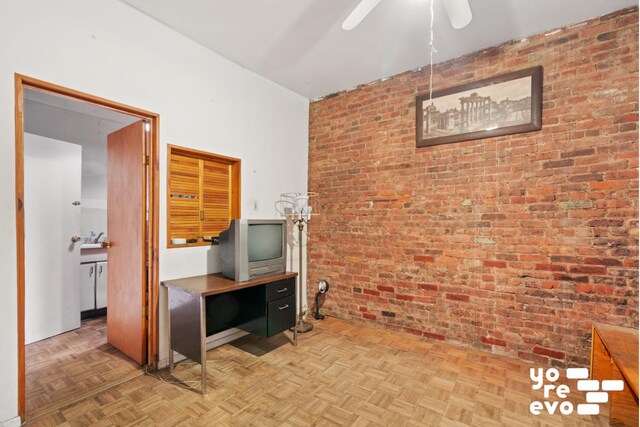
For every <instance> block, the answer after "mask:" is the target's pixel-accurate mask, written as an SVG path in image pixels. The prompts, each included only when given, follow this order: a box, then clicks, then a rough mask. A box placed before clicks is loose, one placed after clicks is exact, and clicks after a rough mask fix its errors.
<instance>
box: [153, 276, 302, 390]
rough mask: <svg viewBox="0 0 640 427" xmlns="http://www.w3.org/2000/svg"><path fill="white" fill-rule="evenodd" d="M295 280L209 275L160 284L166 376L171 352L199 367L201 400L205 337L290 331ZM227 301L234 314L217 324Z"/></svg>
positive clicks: (204, 376)
mask: <svg viewBox="0 0 640 427" xmlns="http://www.w3.org/2000/svg"><path fill="white" fill-rule="evenodd" d="M297 275H298V273H284V274H279V275H276V276H269V277H263V278H260V279H255V280H250V281H246V282H235V281H233V280H230V279H227V278H224V277H222V275H221V274H209V275H205V276H195V277H188V278H184V279H177V280H169V281H166V282H162V285H163V286H164V287H166V288H167V293H168V300H169V372H170V373H171V375H173V369H174V361H173V352H174V351H177V352H178V353H180V354H182V355H183V356H185V357H187V358H189V359H191V360H193V361H195V362H197V363H199V364H200V366H201V368H202V371H201V375H202V378H201V382H202V394H206V393H207V381H206V380H207V362H206V361H207V342H206V339H207V336H208V335H212V334H214V333H217V332H220V331H221V330H224V329H230V328H232V327H238V328H240V329H242V330H245V331H247V332H249V333H253V334H256V335H260V336H273V335H275V334H276V333H279V332H282V331H284V330H286V329H289V328H292V327H293V326H294V325H295V319H296V310H295V307H296V305H295V301H296V299H297V298H296V297H297V286H296V277H297ZM291 288H293V289H291ZM225 298H229V300H225ZM291 299H293V303H292V304H290V302H291ZM227 301H231V302H235V303H236V304H237V306H238V307H237V308H238V309H239V310H236V311H234V312H233V313H232V314H231V315H226V317H225V318H224V319H223V320H220V316H219V314H220V312H224V311H225V309H226V307H227V306H229V304H226V303H227ZM280 302H282V303H280ZM208 304H209V306H208ZM231 305H232V306H233V304H231ZM208 308H209V310H207V309H208ZM270 310H271V311H272V312H270ZM222 314H223V315H224V314H225V313H222ZM207 332H209V333H207ZM297 341H298V337H297V332H296V328H293V345H297Z"/></svg>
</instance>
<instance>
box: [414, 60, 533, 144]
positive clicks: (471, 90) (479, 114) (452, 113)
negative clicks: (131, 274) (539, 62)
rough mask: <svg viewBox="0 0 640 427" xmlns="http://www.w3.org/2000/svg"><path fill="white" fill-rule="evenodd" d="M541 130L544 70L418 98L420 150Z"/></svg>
mask: <svg viewBox="0 0 640 427" xmlns="http://www.w3.org/2000/svg"><path fill="white" fill-rule="evenodd" d="M541 128H542V66H538V67H533V68H527V69H525V70H520V71H515V72H513V73H509V74H503V75H501V76H496V77H491V78H488V79H484V80H480V81H477V82H473V83H467V84H464V85H461V86H456V87H452V88H448V89H443V90H438V91H435V92H433V96H432V97H429V94H428V93H427V94H422V95H418V96H417V97H416V147H427V146H431V145H439V144H448V143H450V142H460V141H468V140H471V139H482V138H489V137H492V136H500V135H509V134H513V133H522V132H531V131H535V130H540V129H541Z"/></svg>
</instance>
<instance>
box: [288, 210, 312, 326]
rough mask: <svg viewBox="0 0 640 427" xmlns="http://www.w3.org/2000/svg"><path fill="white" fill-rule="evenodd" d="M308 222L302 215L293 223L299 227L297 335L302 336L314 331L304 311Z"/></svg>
mask: <svg viewBox="0 0 640 427" xmlns="http://www.w3.org/2000/svg"><path fill="white" fill-rule="evenodd" d="M306 222H307V221H306V220H305V219H304V218H302V215H301V216H300V218H294V219H293V223H294V224H295V225H297V226H298V283H299V289H300V291H299V292H298V310H299V312H298V320H297V321H296V326H295V328H296V331H297V333H302V334H303V333H305V332H309V331H311V330H312V329H313V324H311V323H310V322H307V320H306V319H305V316H304V314H303V310H302V307H303V306H302V302H303V299H302V231H303V230H304V224H305V223H306Z"/></svg>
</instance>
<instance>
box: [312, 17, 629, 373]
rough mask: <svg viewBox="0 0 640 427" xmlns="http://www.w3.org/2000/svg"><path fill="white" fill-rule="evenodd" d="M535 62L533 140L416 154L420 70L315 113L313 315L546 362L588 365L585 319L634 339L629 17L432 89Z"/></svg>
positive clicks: (488, 55) (514, 54)
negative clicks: (324, 293) (319, 303)
mask: <svg viewBox="0 0 640 427" xmlns="http://www.w3.org/2000/svg"><path fill="white" fill-rule="evenodd" d="M535 65H542V66H544V95H543V96H544V105H543V128H542V130H541V131H538V132H531V133H525V134H518V135H510V136H505V137H497V138H490V139H484V140H477V141H467V142H462V143H454V144H447V145H441V146H436V147H425V148H418V149H417V148H416V147H415V105H414V104H415V96H416V94H418V93H424V92H426V91H428V83H429V70H428V67H427V68H425V69H422V70H418V71H412V72H407V73H403V74H400V75H397V76H394V77H392V78H390V79H388V80H384V81H379V82H374V83H371V84H368V85H363V86H361V87H358V88H356V89H354V90H352V91H348V92H342V93H338V94H336V95H332V96H330V97H327V98H325V99H323V100H319V101H315V102H313V103H312V104H311V107H310V129H309V130H310V147H309V188H310V190H311V191H318V192H319V193H320V194H321V207H322V214H321V215H320V216H317V217H316V218H315V219H314V220H313V221H312V222H311V223H310V225H309V236H310V243H309V252H308V261H309V263H308V265H309V267H308V274H309V280H310V282H309V283H317V281H318V280H319V279H321V278H326V279H328V280H329V282H330V283H331V284H332V289H331V291H330V293H329V294H328V298H327V301H326V304H325V306H324V307H323V311H325V312H327V313H329V314H331V315H334V316H337V317H341V318H350V319H358V320H361V321H365V322H369V323H373V324H378V325H381V326H384V327H387V328H391V329H395V330H400V331H404V332H407V333H410V334H416V335H421V336H424V337H427V338H432V339H438V340H447V341H451V342H457V343H460V344H462V345H468V346H473V347H477V348H481V349H485V350H487V351H492V352H495V353H500V354H506V355H509V356H513V357H519V358H521V359H525V360H531V361H534V362H536V363H541V364H551V365H557V366H568V365H582V366H584V365H587V364H588V358H589V346H590V333H591V322H592V321H602V322H607V323H611V324H617V325H624V326H631V327H637V324H638V256H637V255H638V254H637V251H638V242H637V239H638V169H637V166H638V10H637V8H631V9H625V10H621V11H619V12H616V13H613V14H610V15H607V16H604V17H601V18H598V19H593V20H590V21H588V22H586V23H583V24H581V25H575V26H572V27H570V28H566V29H562V30H560V31H558V32H555V33H552V34H549V35H544V34H540V35H536V36H533V37H530V38H528V39H527V40H524V41H517V42H510V43H506V44H503V45H501V46H498V47H495V48H491V49H489V50H487V51H483V52H479V53H475V54H471V55H468V56H464V57H462V58H459V59H456V60H452V61H449V62H446V63H443V64H439V65H437V66H436V67H434V79H433V80H434V90H437V89H442V88H446V87H451V86H456V85H459V84H463V83H466V82H472V81H476V80H479V79H482V78H486V77H491V76H495V75H499V74H503V73H507V72H510V71H515V70H519V69H523V68H527V67H531V66H535ZM309 288H310V291H309V301H312V296H313V294H314V292H315V287H314V286H310V287H309Z"/></svg>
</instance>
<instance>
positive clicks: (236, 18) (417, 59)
mask: <svg viewBox="0 0 640 427" xmlns="http://www.w3.org/2000/svg"><path fill="white" fill-rule="evenodd" d="M122 1H123V2H125V3H128V4H130V5H131V6H133V7H135V8H136V9H138V10H140V11H142V12H143V13H145V14H147V15H149V16H151V17H152V18H154V19H156V20H158V21H161V22H163V23H164V24H166V25H167V26H169V27H171V28H173V29H174V30H176V31H178V32H180V33H182V34H184V35H185V36H187V37H189V38H191V39H192V40H194V41H196V42H198V43H200V44H201V45H203V46H205V47H207V48H209V49H210V50H212V51H214V52H217V53H219V54H220V55H222V56H224V57H226V58H227V59H230V60H231V61H234V62H236V63H238V64H240V65H241V66H243V67H245V68H247V69H249V70H252V71H254V72H256V73H258V74H260V75H262V76H264V77H266V78H268V79H270V80H272V81H274V82H276V83H279V84H280V85H282V86H284V87H286V88H289V89H291V90H292V91H294V92H297V93H299V94H300V95H303V96H305V97H307V98H310V99H315V98H318V97H322V96H325V95H328V94H331V93H334V92H337V91H340V90H345V89H350V88H352V87H354V86H357V85H359V84H362V83H368V82H370V81H374V80H377V79H380V78H384V77H388V76H392V75H394V74H398V73H401V72H403V71H408V70H412V69H415V68H418V67H421V66H424V65H427V64H428V62H429V55H428V50H427V45H428V35H429V28H428V26H429V20H430V12H429V1H428V0H383V1H382V2H381V3H380V4H379V5H378V7H377V8H375V9H374V10H373V11H372V12H371V14H370V15H369V16H367V18H366V19H365V20H364V21H363V22H362V23H361V24H360V26H358V27H357V28H356V29H354V30H352V31H350V32H347V31H343V30H342V29H341V28H340V26H341V24H342V21H344V19H345V18H346V17H347V16H348V15H349V13H350V12H351V11H352V10H353V8H354V7H355V5H356V4H357V3H358V1H359V0H181V1H175V0H122ZM434 2H435V3H434V10H435V12H434V21H435V47H436V49H437V51H438V53H437V54H435V56H434V61H435V62H443V61H446V60H448V59H452V58H456V57H459V56H461V55H464V54H465V53H469V52H474V51H478V50H482V49H484V48H487V47H491V46H495V45H497V44H499V43H502V42H505V41H508V40H514V39H521V38H524V37H526V36H529V35H532V34H537V33H540V32H544V31H547V30H550V29H554V28H558V27H563V26H566V25H570V24H574V23H578V22H580V21H584V20H585V19H588V18H592V17H596V16H601V15H604V14H606V13H608V12H611V11H615V10H618V9H622V8H624V7H628V6H633V5H637V4H638V2H637V0H470V4H471V10H472V13H473V20H472V22H471V24H469V25H468V26H467V27H466V28H463V29H461V30H454V29H453V28H452V27H451V24H450V23H449V20H448V18H447V15H446V13H445V11H444V6H443V5H442V4H441V3H440V0H434Z"/></svg>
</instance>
